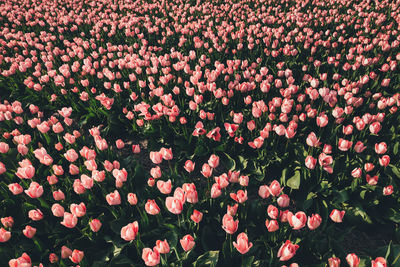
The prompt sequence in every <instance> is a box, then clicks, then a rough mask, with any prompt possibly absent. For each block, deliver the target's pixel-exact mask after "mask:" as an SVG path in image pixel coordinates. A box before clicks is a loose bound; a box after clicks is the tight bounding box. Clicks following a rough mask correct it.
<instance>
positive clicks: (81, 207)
mask: <svg viewBox="0 0 400 267" xmlns="http://www.w3.org/2000/svg"><path fill="white" fill-rule="evenodd" d="M69 209H70V211H71V213H72V214H74V215H75V216H76V217H82V216H84V215H85V214H86V205H85V203H83V202H81V203H80V204H71V205H70V207H69Z"/></svg>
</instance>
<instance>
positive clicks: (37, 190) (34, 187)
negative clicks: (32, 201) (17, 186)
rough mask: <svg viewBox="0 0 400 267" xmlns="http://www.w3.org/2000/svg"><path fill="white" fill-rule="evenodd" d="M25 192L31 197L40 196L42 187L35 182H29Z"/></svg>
mask: <svg viewBox="0 0 400 267" xmlns="http://www.w3.org/2000/svg"><path fill="white" fill-rule="evenodd" d="M25 194H27V195H28V196H29V197H31V198H38V197H41V196H42V194H43V187H42V186H41V185H40V184H38V183H37V182H31V184H30V186H29V188H28V190H25Z"/></svg>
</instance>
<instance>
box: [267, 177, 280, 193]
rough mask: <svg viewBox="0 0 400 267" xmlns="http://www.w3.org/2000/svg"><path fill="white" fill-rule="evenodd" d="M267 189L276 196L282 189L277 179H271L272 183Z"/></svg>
mask: <svg viewBox="0 0 400 267" xmlns="http://www.w3.org/2000/svg"><path fill="white" fill-rule="evenodd" d="M269 191H270V193H271V195H273V196H278V195H279V194H280V193H281V191H282V189H281V185H280V184H279V182H278V181H277V180H274V181H272V183H271V184H270V186H269Z"/></svg>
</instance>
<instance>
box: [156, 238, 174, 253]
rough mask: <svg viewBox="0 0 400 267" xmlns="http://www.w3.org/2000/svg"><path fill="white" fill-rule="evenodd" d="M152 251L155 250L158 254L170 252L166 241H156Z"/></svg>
mask: <svg viewBox="0 0 400 267" xmlns="http://www.w3.org/2000/svg"><path fill="white" fill-rule="evenodd" d="M153 250H157V251H158V253H160V254H168V253H169V251H170V248H169V244H168V242H167V240H166V239H164V241H161V240H157V241H156V246H155V247H154V248H153Z"/></svg>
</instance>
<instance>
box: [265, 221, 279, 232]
mask: <svg viewBox="0 0 400 267" xmlns="http://www.w3.org/2000/svg"><path fill="white" fill-rule="evenodd" d="M265 226H266V227H267V229H268V232H275V231H277V230H279V223H278V221H277V220H268V219H267V220H265Z"/></svg>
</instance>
